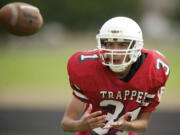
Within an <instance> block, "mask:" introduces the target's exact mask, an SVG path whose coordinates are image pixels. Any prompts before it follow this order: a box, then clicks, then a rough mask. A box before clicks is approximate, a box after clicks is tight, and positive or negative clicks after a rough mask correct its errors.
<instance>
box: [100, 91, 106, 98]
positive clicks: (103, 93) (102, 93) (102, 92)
mask: <svg viewBox="0 0 180 135" xmlns="http://www.w3.org/2000/svg"><path fill="white" fill-rule="evenodd" d="M100 94H101V97H102V99H103V98H105V95H106V94H107V91H100Z"/></svg>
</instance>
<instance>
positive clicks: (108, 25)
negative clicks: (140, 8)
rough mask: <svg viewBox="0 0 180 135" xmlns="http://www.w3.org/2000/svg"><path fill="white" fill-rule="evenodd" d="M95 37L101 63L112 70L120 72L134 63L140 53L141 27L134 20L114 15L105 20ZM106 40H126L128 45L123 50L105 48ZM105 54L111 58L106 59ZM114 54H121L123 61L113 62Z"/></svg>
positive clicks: (141, 45) (141, 46)
mask: <svg viewBox="0 0 180 135" xmlns="http://www.w3.org/2000/svg"><path fill="white" fill-rule="evenodd" d="M96 39H97V44H98V50H99V53H100V57H101V60H102V64H104V65H106V66H109V67H110V69H111V70H112V71H114V72H122V71H124V70H125V69H126V68H127V67H128V66H129V65H130V64H132V63H134V62H135V61H136V60H137V59H138V57H139V56H140V55H141V49H142V48H143V44H144V43H143V36H142V31H141V28H140V27H139V25H138V24H137V23H136V22H135V21H133V20H132V19H130V18H127V17H115V18H112V19H110V20H108V21H107V22H105V23H104V25H103V26H102V27H101V29H100V32H99V34H97V35H96ZM106 42H128V43H129V46H128V48H127V49H123V50H122V49H107V48H106V47H105V45H104V44H105V43H106ZM107 55H110V56H111V60H109V61H108V60H107ZM114 55H123V56H124V59H123V62H122V63H121V64H114V63H113V56H114ZM128 55H129V56H128ZM127 56H128V57H129V60H128V61H126V57H127Z"/></svg>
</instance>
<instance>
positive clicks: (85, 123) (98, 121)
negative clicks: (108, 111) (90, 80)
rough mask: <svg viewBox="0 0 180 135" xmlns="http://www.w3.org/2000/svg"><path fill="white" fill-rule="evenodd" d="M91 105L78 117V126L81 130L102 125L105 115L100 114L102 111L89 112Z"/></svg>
mask: <svg viewBox="0 0 180 135" xmlns="http://www.w3.org/2000/svg"><path fill="white" fill-rule="evenodd" d="M91 111H92V105H91V104H90V105H89V107H88V109H87V110H86V112H85V113H84V115H83V116H82V117H81V119H80V124H79V128H81V131H88V130H92V129H94V128H97V127H104V125H105V124H104V123H105V122H106V115H102V111H96V112H93V113H91Z"/></svg>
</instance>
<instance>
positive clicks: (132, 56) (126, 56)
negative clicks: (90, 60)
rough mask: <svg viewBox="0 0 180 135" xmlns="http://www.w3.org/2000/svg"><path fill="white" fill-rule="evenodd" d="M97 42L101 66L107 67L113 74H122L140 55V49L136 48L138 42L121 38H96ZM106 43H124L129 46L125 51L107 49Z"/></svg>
mask: <svg viewBox="0 0 180 135" xmlns="http://www.w3.org/2000/svg"><path fill="white" fill-rule="evenodd" d="M97 40H99V41H98V43H99V45H98V49H99V53H100V57H101V60H102V64H103V65H106V66H109V67H110V69H111V70H112V71H113V72H123V71H124V70H125V69H126V68H127V67H128V66H129V65H131V64H133V63H134V62H135V61H136V60H137V58H138V57H139V56H140V55H141V49H142V47H138V45H137V44H138V42H137V41H135V40H130V39H121V38H119V39H117V38H98V36H97ZM107 42H126V43H128V44H129V45H128V47H127V48H126V49H108V48H106V43H107ZM116 57H119V58H120V57H121V59H117V58H116ZM116 61H117V62H116ZM119 61H121V62H120V64H117V63H118V62H119Z"/></svg>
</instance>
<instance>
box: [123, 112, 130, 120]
mask: <svg viewBox="0 0 180 135" xmlns="http://www.w3.org/2000/svg"><path fill="white" fill-rule="evenodd" d="M131 117H132V112H127V113H125V114H124V115H123V116H122V117H121V118H120V119H125V120H129V118H131Z"/></svg>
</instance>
